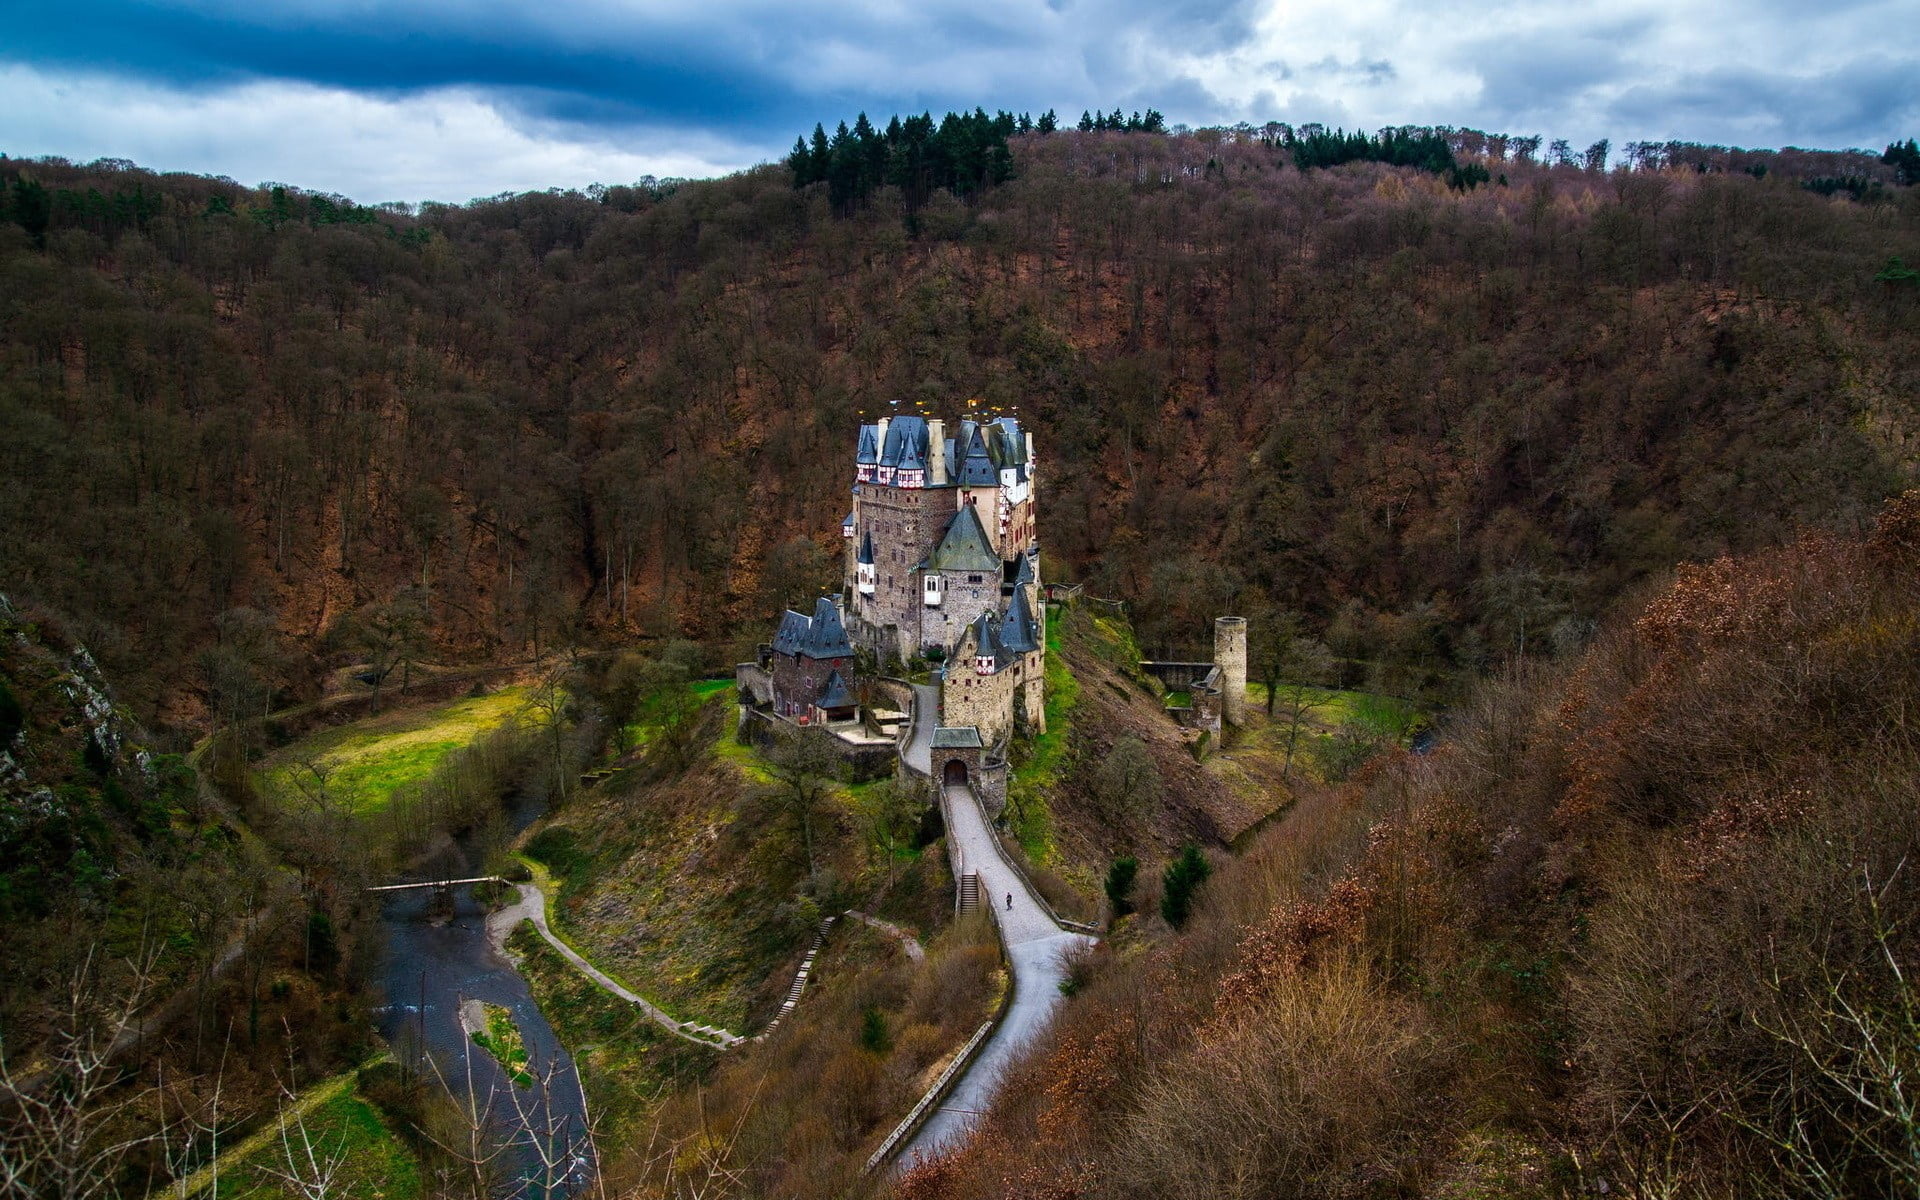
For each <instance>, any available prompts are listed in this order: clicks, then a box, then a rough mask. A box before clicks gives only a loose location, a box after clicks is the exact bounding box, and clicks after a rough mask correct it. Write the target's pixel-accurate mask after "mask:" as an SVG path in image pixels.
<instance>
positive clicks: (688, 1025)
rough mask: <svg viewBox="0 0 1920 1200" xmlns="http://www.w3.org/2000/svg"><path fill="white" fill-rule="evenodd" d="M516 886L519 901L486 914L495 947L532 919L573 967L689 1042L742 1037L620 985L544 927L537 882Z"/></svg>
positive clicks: (720, 1042) (726, 1042) (730, 1042)
mask: <svg viewBox="0 0 1920 1200" xmlns="http://www.w3.org/2000/svg"><path fill="white" fill-rule="evenodd" d="M519 887H520V898H519V899H518V900H516V901H514V902H513V903H512V904H509V905H507V906H506V907H504V908H501V909H498V910H496V911H494V912H492V913H490V914H488V916H487V936H488V937H490V938H492V939H493V946H494V949H495V950H497V951H499V952H501V953H502V954H504V953H505V952H506V945H507V938H508V936H509V935H511V934H512V933H513V931H514V930H515V929H516V928H517V927H518V926H519V924H520V922H522V921H532V922H533V928H534V932H536V933H538V934H539V935H540V936H541V937H542V938H544V939H545V940H546V943H547V945H549V946H552V947H553V948H554V949H555V950H557V951H559V952H560V955H561V957H563V958H565V959H566V960H567V961H568V962H570V963H572V964H573V965H574V968H575V969H576V970H578V971H579V972H580V973H581V974H582V975H585V976H586V977H587V978H588V979H591V980H593V981H594V982H595V983H597V984H599V985H600V986H601V987H602V988H603V989H605V990H606V991H608V992H610V993H612V994H613V995H615V996H618V997H620V998H621V999H622V1000H625V1001H626V1002H627V1003H628V1004H631V1005H633V1006H634V1007H636V1008H638V1009H639V1010H640V1011H641V1012H643V1013H645V1014H647V1016H648V1017H649V1018H651V1019H652V1020H653V1021H654V1022H655V1023H656V1024H658V1025H660V1026H662V1027H663V1028H665V1029H666V1030H667V1031H668V1032H669V1033H672V1034H675V1035H676V1036H679V1037H683V1038H685V1039H687V1040H688V1041H690V1042H698V1043H700V1044H701V1045H703V1046H719V1047H721V1048H723V1049H724V1048H727V1047H731V1046H737V1045H739V1044H740V1042H741V1041H742V1040H743V1039H742V1038H741V1037H740V1036H739V1035H738V1034H733V1033H728V1032H727V1031H726V1030H724V1029H715V1028H713V1027H712V1026H711V1025H696V1024H694V1023H693V1022H691V1021H681V1020H677V1019H675V1018H674V1016H673V1015H672V1014H671V1013H669V1012H667V1011H666V1010H665V1009H663V1008H661V1007H660V1006H659V1005H657V1004H655V1003H653V1002H652V1001H651V1000H648V999H647V998H646V997H645V996H642V995H640V994H639V993H638V992H634V991H631V990H629V989H628V988H627V987H626V985H624V984H622V983H621V982H620V981H619V980H617V979H615V978H613V976H611V975H608V974H607V973H606V972H604V971H602V970H601V969H600V968H598V967H596V966H594V965H593V964H592V963H590V962H588V961H587V960H586V959H584V958H582V957H581V956H580V955H579V953H578V952H577V951H575V950H574V948H573V947H572V946H569V945H567V944H566V943H565V942H563V941H561V940H560V939H559V938H557V937H555V936H554V933H553V930H552V929H550V928H549V927H548V926H547V897H546V893H544V892H542V891H541V890H540V887H539V885H538V884H532V883H523V884H520V885H519Z"/></svg>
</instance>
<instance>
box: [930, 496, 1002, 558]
mask: <svg viewBox="0 0 1920 1200" xmlns="http://www.w3.org/2000/svg"><path fill="white" fill-rule="evenodd" d="M927 565H928V566H929V567H931V568H933V569H934V570H936V571H995V572H998V571H999V570H1000V556H999V555H998V554H996V553H994V550H993V542H992V541H991V540H989V539H988V537H987V529H986V526H984V525H982V524H981V523H980V514H979V513H978V512H976V511H974V506H973V505H971V504H963V505H961V506H960V511H959V512H956V513H954V514H953V519H952V520H950V521H948V522H947V531H946V532H945V533H944V534H942V535H941V538H940V544H939V545H938V546H935V547H934V548H933V553H932V554H931V555H928V557H927Z"/></svg>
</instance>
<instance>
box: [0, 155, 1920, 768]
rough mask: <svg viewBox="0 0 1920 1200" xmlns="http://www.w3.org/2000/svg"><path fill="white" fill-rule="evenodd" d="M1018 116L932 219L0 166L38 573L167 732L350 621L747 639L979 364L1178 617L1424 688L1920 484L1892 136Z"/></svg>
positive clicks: (887, 189)
mask: <svg viewBox="0 0 1920 1200" xmlns="http://www.w3.org/2000/svg"><path fill="white" fill-rule="evenodd" d="M1007 144H1008V147H1009V151H1010V155H1011V159H1012V169H1011V177H1010V178H1008V179H1007V180H1006V181H1005V182H1001V183H999V184H997V185H996V186H993V187H990V188H987V189H985V190H983V191H980V192H978V193H977V194H975V195H973V196H971V197H970V198H969V199H968V200H966V201H964V202H963V201H962V200H960V199H957V198H956V197H955V196H954V195H953V194H952V193H950V192H945V191H936V192H933V193H931V194H930V195H928V196H927V197H926V198H925V202H924V203H921V204H919V205H917V207H916V208H915V210H914V212H913V213H912V214H911V215H912V220H911V222H909V221H908V220H907V219H906V218H907V216H908V214H907V213H906V211H905V204H904V201H903V198H902V195H901V193H900V192H899V191H898V190H897V189H896V188H894V187H891V186H886V185H882V186H877V187H875V188H873V189H872V190H871V191H870V192H869V193H868V194H867V195H866V196H865V198H864V199H863V200H862V201H860V202H859V203H856V204H852V205H850V206H848V214H847V215H845V216H836V215H835V214H834V212H833V211H832V207H831V205H830V204H829V198H828V196H827V194H826V193H827V185H826V184H825V183H815V184H811V185H809V186H805V187H799V188H796V187H795V186H794V184H795V180H794V179H793V177H792V174H791V172H790V171H789V169H788V168H787V167H786V166H784V165H782V166H769V167H763V168H760V169H757V170H754V171H749V172H746V173H744V174H740V175H736V176H733V177H729V178H725V179H720V180H716V181H711V182H702V183H685V184H678V185H655V184H649V185H647V186H634V187H613V188H607V189H596V190H595V191H594V192H593V193H592V194H588V195H581V194H528V195H521V196H502V197H498V198H495V199H492V200H487V201H481V202H476V203H474V204H471V205H468V206H464V207H447V206H428V207H425V208H423V209H421V210H420V211H418V212H412V211H407V210H404V209H402V208H397V207H396V208H387V209H378V210H375V209H368V208H362V207H356V206H354V205H353V204H352V203H350V202H348V201H346V200H344V199H342V198H340V197H325V196H316V195H309V194H305V193H301V192H299V191H298V190H297V189H292V188H272V189H270V190H254V189H249V188H243V187H240V186H237V185H235V184H233V183H232V182H231V181H225V180H214V179H204V178H194V177H185V176H157V175H153V174H149V173H146V172H143V171H140V170H137V169H134V168H132V167H130V166H128V165H126V164H115V163H96V164H93V165H91V166H86V167H77V166H70V165H65V164H61V163H56V162H32V163H28V162H20V161H5V162H0V180H4V182H5V184H6V189H7V190H6V194H7V197H8V207H7V210H6V213H5V216H6V217H7V220H6V221H4V222H0V356H4V357H0V363H3V364H4V367H3V368H0V426H4V428H5V429H6V431H7V436H6V437H5V438H4V439H3V440H0V511H4V512H5V513H6V514H7V526H8V536H7V537H6V538H5V539H0V578H4V579H5V580H6V585H7V587H8V588H9V590H10V592H11V593H12V594H14V595H15V597H16V599H18V600H23V601H28V602H32V603H35V604H38V605H41V606H44V607H45V608H47V609H49V610H51V611H55V612H59V613H61V614H63V615H64V616H65V618H66V619H67V621H68V622H70V624H71V626H72V628H73V629H74V631H75V634H76V636H77V637H79V638H80V639H81V640H84V641H85V642H86V644H87V645H89V646H90V647H92V648H93V649H94V651H95V653H96V654H97V655H98V656H99V658H100V659H101V662H102V665H103V667H105V668H106V670H107V672H108V674H109V676H110V677H111V678H113V679H114V680H115V682H116V686H117V688H118V690H119V693H120V695H121V696H122V697H123V699H124V700H125V701H126V702H128V703H129V704H130V705H131V706H132V707H133V709H134V710H135V711H136V712H138V713H139V714H140V715H141V716H142V717H143V718H145V719H147V720H148V721H149V722H150V724H151V725H152V727H153V728H155V729H156V730H157V731H159V732H160V733H162V734H163V735H164V734H165V731H167V730H169V729H173V730H177V731H186V730H191V729H199V728H204V727H205V726H207V725H208V724H211V723H216V722H218V721H221V720H227V719H232V718H235V717H238V716H242V715H245V714H248V713H251V712H257V711H259V710H261V709H263V708H265V707H267V706H269V705H271V704H274V703H276V702H281V701H284V700H286V699H288V698H291V697H296V696H298V695H299V694H301V693H302V692H303V690H306V689H310V688H311V686H312V680H313V678H314V672H315V670H316V667H315V662H316V659H315V657H314V652H324V651H328V650H331V649H334V648H339V649H341V650H343V651H352V652H354V654H355V655H356V656H359V657H362V658H367V657H371V658H374V659H383V660H386V661H397V660H399V659H401V658H407V657H420V656H436V655H437V656H441V657H445V656H449V655H452V656H468V657H475V658H479V657H493V656H499V655H504V654H512V653H518V652H520V651H522V650H523V649H531V648H538V647H541V646H546V645H551V644H553V643H554V642H556V641H564V640H577V639H581V638H586V639H589V640H591V639H594V638H600V637H607V638H611V637H614V636H618V637H620V638H623V639H624V638H632V637H635V636H675V635H681V636H692V637H696V638H702V639H709V640H722V639H739V640H749V639H752V638H754V637H755V636H757V635H759V634H760V632H761V625H762V622H763V619H764V618H765V617H766V616H768V615H769V614H770V613H772V612H773V611H775V609H776V607H777V606H778V605H779V604H780V603H782V602H784V601H787V600H790V599H793V598H795V597H797V596H799V595H802V594H804V593H805V592H807V591H809V590H811V589H813V588H814V587H816V586H817V585H818V584H820V583H822V582H826V581H828V580H829V579H831V578H832V576H833V574H834V571H833V569H832V564H833V561H834V556H835V555H837V554H838V552H839V547H838V542H837V539H835V538H834V537H833V536H832V534H831V531H832V530H833V528H834V527H835V526H836V525H837V524H838V521H839V518H840V517H841V515H842V514H843V512H844V509H845V507H846V499H845V494H844V489H845V487H846V486H847V479H848V458H849V447H850V446H851V445H852V436H853V430H854V427H855V423H856V421H857V419H858V417H859V416H860V415H861V414H863V413H867V414H877V413H881V412H885V411H887V410H888V408H889V406H894V405H898V406H900V407H901V408H903V409H911V408H915V407H918V406H929V407H939V408H942V409H945V410H947V411H952V410H954V409H956V408H959V407H961V406H963V405H967V404H971V403H975V402H977V403H978V404H979V405H980V406H986V407H995V408H1002V409H1011V408H1015V407H1017V408H1018V409H1019V411H1020V413H1021V416H1022V417H1023V419H1025V420H1026V421H1027V422H1029V423H1030V424H1031V425H1032V426H1033V427H1034V428H1035V429H1036V435H1037V438H1038V449H1039V455H1040V462H1041V464H1042V470H1043V471H1044V472H1045V475H1044V476H1043V478H1044V480H1045V483H1044V492H1043V501H1042V505H1043V511H1042V514H1041V525H1042V531H1043V532H1042V537H1043V542H1044V545H1045V548H1046V550H1047V552H1048V562H1049V567H1048V570H1049V571H1050V572H1051V574H1052V575H1053V576H1054V577H1056V578H1060V577H1067V578H1075V579H1082V580H1085V581H1087V582H1089V583H1090V584H1091V585H1093V586H1094V587H1095V588H1096V589H1100V590H1102V591H1103V592H1104V593H1105V594H1118V595H1125V596H1126V597H1128V598H1129V599H1130V600H1131V601H1132V602H1133V614H1134V617H1135V619H1136V623H1137V625H1138V627H1139V629H1140V631H1141V634H1142V638H1143V641H1144V642H1145V643H1146V644H1147V646H1148V648H1149V649H1150V650H1156V651H1163V652H1171V651H1175V650H1178V649H1180V648H1181V643H1183V642H1186V641H1188V640H1191V639H1196V638H1199V637H1202V636H1203V635H1204V632H1205V628H1206V619H1207V618H1210V617H1211V616H1212V615H1213V614H1215V613H1218V612H1221V611H1226V610H1229V609H1238V610H1242V611H1247V612H1249V613H1252V614H1255V615H1256V616H1260V615H1266V616H1272V615H1274V614H1279V613H1282V612H1285V611H1294V612H1298V613H1300V614H1301V615H1302V619H1303V620H1304V621H1305V623H1306V626H1307V627H1308V628H1310V629H1311V630H1313V631H1314V632H1315V633H1318V634H1321V635H1324V637H1325V638H1326V639H1327V640H1328V641H1329V643H1330V644H1331V645H1332V647H1333V649H1334V651H1335V652H1336V653H1337V654H1338V655H1339V656H1341V657H1342V658H1344V659H1346V660H1348V662H1349V671H1350V673H1353V674H1355V675H1356V676H1357V675H1360V674H1365V673H1367V672H1371V675H1372V682H1373V684H1374V685H1375V686H1377V687H1384V688H1388V689H1390V690H1401V691H1405V690H1409V689H1414V688H1418V687H1420V686H1423V685H1424V684H1427V683H1429V682H1431V681H1432V680H1433V679H1435V678H1439V677H1443V676H1448V675H1450V674H1452V673H1454V672H1456V671H1459V670H1460V669H1462V668H1465V669H1468V670H1478V669H1481V668H1484V667H1486V666H1488V665H1490V664H1493V663H1496V662H1498V661H1500V660H1502V659H1504V658H1507V657H1511V656H1524V655H1533V654H1536V653H1539V652H1542V651H1543V650H1547V649H1551V648H1561V649H1565V648H1569V647H1572V646H1574V645H1577V644H1578V643H1579V642H1580V641H1581V640H1582V639H1583V638H1584V637H1585V636H1586V633H1587V631H1588V630H1589V629H1590V627H1591V622H1592V621H1593V619H1594V618H1596V617H1597V616H1599V615H1600V614H1601V613H1603V612H1604V611H1605V610H1606V609H1607V608H1608V607H1609V606H1610V605H1611V604H1612V603H1613V602H1614V601H1615V599H1616V598H1617V597H1619V596H1620V595H1621V594H1622V593H1623V591H1625V590H1628V589H1630V588H1632V587H1633V585H1634V584H1635V583H1636V582H1637V581H1638V580H1640V579H1642V578H1644V577H1646V576H1648V575H1649V574H1650V573H1654V572H1659V571H1662V570H1664V569H1666V568H1667V567H1669V566H1670V565H1671V564H1672V563H1674V562H1675V561H1678V560H1683V559H1698V558H1707V557H1711V556H1713V555H1716V554H1718V553H1720V552H1722V551H1726V550H1745V549H1750V548H1754V547H1758V546H1763V545H1767V544H1774V543H1777V542H1779V541H1781V540H1783V539H1786V538H1788V537H1790V536H1792V535H1793V534H1794V533H1795V531H1796V530H1798V529H1800V528H1801V527H1803V526H1813V527H1818V528H1827V529H1835V530H1853V529H1857V528H1858V527H1860V526H1861V525H1862V523H1863V522H1864V521H1865V520H1866V519H1867V516H1868V514H1870V513H1872V512H1873V511H1874V510H1875V508H1876V507H1877V505H1878V503H1879V502H1880V500H1881V499H1882V498H1884V497H1885V496H1886V495H1888V494H1889V493H1891V492H1893V491H1895V490H1897V489H1898V488H1899V487H1900V486H1901V485H1902V484H1903V483H1904V482H1907V481H1909V480H1910V478H1911V475H1912V461H1911V452H1910V449H1909V442H1908V439H1909V438H1910V437H1911V436H1912V435H1913V434H1914V433H1915V432H1916V414H1915V412H1914V407H1913V404H1914V397H1915V395H1916V394H1920V355H1916V349H1917V348H1920V294H1917V293H1916V289H1915V287H1914V286H1913V275H1912V273H1911V271H1906V272H1905V273H1904V274H1903V273H1902V271H1901V270H1900V269H1897V268H1898V264H1895V265H1894V266H1889V260H1890V259H1894V258H1901V259H1903V260H1904V261H1905V262H1920V193H1917V192H1916V191H1915V189H1913V188H1912V187H1905V186H1900V185H1899V183H1897V182H1895V180H1894V176H1893V173H1892V172H1891V171H1881V170H1880V169H1879V167H1878V165H1877V164H1876V162H1875V160H1873V159H1871V158H1867V157H1864V156H1858V155H1856V156H1850V157H1849V156H1824V157H1823V156H1817V155H1812V156H1810V155H1800V156H1798V157H1795V156H1791V155H1781V156H1778V158H1777V159H1775V160H1774V166H1775V169H1773V170H1771V171H1768V170H1764V169H1762V170H1755V169H1752V168H1751V167H1745V166H1741V165H1740V164H1731V165H1729V164H1727V163H1721V162H1719V160H1716V159H1713V158H1712V157H1711V156H1695V157H1696V158H1697V159H1698V161H1697V162H1695V161H1693V160H1690V159H1688V158H1686V157H1685V156H1684V155H1679V156H1676V155H1669V154H1662V155H1656V156H1654V157H1652V158H1641V159H1638V160H1637V161H1640V162H1641V163H1642V166H1641V168H1640V169H1633V170H1620V171H1615V172H1613V173H1611V174H1608V173H1604V172H1601V171H1594V170H1586V169H1583V168H1581V167H1579V166H1575V165H1572V164H1571V161H1569V162H1566V163H1562V164H1561V165H1545V164H1541V163H1535V162H1531V161H1526V162H1521V161H1513V160H1510V159H1500V160H1494V159H1491V158H1490V157H1489V151H1488V148H1487V146H1486V145H1485V144H1484V141H1483V142H1482V143H1479V144H1476V145H1474V146H1462V147H1461V149H1460V155H1461V158H1462V161H1467V160H1471V161H1475V162H1485V163H1489V164H1490V165H1492V166H1493V167H1494V168H1495V169H1494V170H1493V171H1491V172H1489V175H1490V178H1489V180H1488V182H1486V183H1484V184H1479V185H1478V186H1473V185H1472V181H1469V182H1468V183H1467V184H1465V185H1461V186H1451V187H1450V186H1449V185H1448V183H1447V182H1446V180H1445V179H1443V178H1441V177H1439V176H1436V175H1433V174H1430V173H1427V172H1423V171H1421V170H1419V169H1417V168H1412V167H1395V166H1391V165H1388V164H1385V163H1377V162H1347V163H1344V164H1342V165H1338V166H1333V167H1328V168H1316V169H1312V170H1304V169H1300V168H1297V167H1296V166H1294V165H1292V164H1291V163H1290V161H1289V157H1288V151H1287V149H1286V147H1285V146H1284V145H1281V144H1275V143H1273V142H1272V139H1270V138H1263V137H1258V136H1248V137H1235V136H1233V135H1232V134H1230V133H1228V132H1224V131H1201V132H1198V133H1193V134H1188V135H1184V136H1169V135H1162V134H1155V133H1145V132H1135V133H1127V132H1113V131H1100V130H1092V131H1087V132H1077V131H1072V130H1061V131H1059V132H1055V133H1051V134H1047V135H1044V136H1042V135H1039V134H1034V135H1018V134H1016V135H1015V136H1013V137H1012V138H1010V139H1009V141H1008V143H1007ZM1502 153H1503V154H1504V153H1505V150H1504V147H1503V148H1502ZM1836 163H1837V164H1838V165H1836ZM1669 164H1679V165H1669ZM1710 166H1711V167H1712V168H1713V169H1708V168H1709V167H1710ZM1723 167H1724V168H1725V169H1722V168H1723ZM1868 170H1874V171H1879V173H1880V174H1882V175H1885V176H1886V177H1887V178H1886V180H1885V182H1884V183H1881V184H1879V185H1878V186H1876V187H1875V188H1874V189H1872V190H1870V191H1863V192H1862V193H1861V198H1860V199H1855V198H1854V193H1853V192H1852V191H1847V190H1841V191H1837V192H1834V193H1833V194H1832V195H1831V196H1829V195H1822V194H1820V193H1819V192H1817V191H1813V190H1809V189H1808V188H1807V187H1804V186H1802V184H1803V182H1805V181H1806V179H1808V178H1812V177H1813V176H1814V175H1822V176H1824V175H1831V174H1839V173H1845V172H1850V171H1859V172H1866V171H1868ZM236 609H252V610H259V611H261V612H265V613H267V614H269V615H270V617H271V622H272V624H273V626H274V627H275V628H277V630H278V631H279V635H280V636H279V639H278V640H277V641H275V640H274V639H261V638H256V637H252V636H248V637H246V638H235V637H223V635H222V632H221V631H222V630H223V629H239V630H255V629H257V628H258V625H259V623H258V622H255V621H253V620H251V618H248V617H245V616H244V614H243V615H242V616H241V617H233V618H230V619H229V620H228V621H226V622H225V623H222V622H221V620H220V618H221V615H222V614H223V613H230V612H232V610H236ZM1256 624H1259V622H1256ZM1265 625H1266V627H1269V628H1278V627H1280V623H1279V622H1278V621H1276V620H1269V621H1267V622H1266V623H1265Z"/></svg>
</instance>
